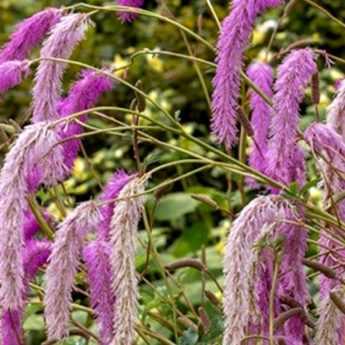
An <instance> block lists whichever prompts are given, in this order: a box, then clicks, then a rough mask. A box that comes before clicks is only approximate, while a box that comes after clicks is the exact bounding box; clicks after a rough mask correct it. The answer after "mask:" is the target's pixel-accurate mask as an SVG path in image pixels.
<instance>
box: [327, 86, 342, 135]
mask: <svg viewBox="0 0 345 345" xmlns="http://www.w3.org/2000/svg"><path fill="white" fill-rule="evenodd" d="M327 123H328V124H329V125H330V126H331V127H332V128H333V129H334V130H335V131H336V132H337V133H339V134H340V135H341V136H342V137H343V140H345V80H342V81H340V82H339V86H338V88H337V96H336V97H335V99H334V100H333V102H332V103H331V104H330V106H329V108H328V114H327Z"/></svg>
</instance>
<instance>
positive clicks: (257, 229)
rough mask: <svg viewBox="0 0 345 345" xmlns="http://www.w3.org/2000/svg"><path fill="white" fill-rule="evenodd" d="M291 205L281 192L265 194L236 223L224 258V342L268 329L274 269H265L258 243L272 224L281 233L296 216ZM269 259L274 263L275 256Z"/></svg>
mask: <svg viewBox="0 0 345 345" xmlns="http://www.w3.org/2000/svg"><path fill="white" fill-rule="evenodd" d="M291 209H292V206H291V205H290V204H289V203H288V202H287V201H286V200H284V199H283V198H281V197H280V196H274V195H271V196H262V197H258V198H256V199H254V200H253V201H252V202H251V203H250V204H248V205H247V206H246V207H245V208H244V209H243V210H242V212H241V214H240V215H239V217H238V218H237V219H236V220H235V222H234V223H233V225H232V229H231V231H230V234H229V237H228V240H227V244H226V248H225V258H224V274H225V284H224V286H225V289H224V314H225V331H224V338H223V345H238V344H240V343H241V340H242V339H243V337H245V335H247V334H248V333H249V332H250V330H251V329H252V328H254V329H256V330H259V333H261V332H265V331H266V330H267V326H268V324H267V322H268V294H267V288H268V291H269V289H270V285H271V278H272V277H271V274H270V272H271V271H272V269H271V268H270V267H265V269H264V265H265V262H264V261H263V262H258V260H259V258H257V254H256V253H255V249H254V244H255V243H256V241H258V240H259V239H260V238H261V237H262V235H263V234H264V233H266V232H267V229H269V230H270V229H271V228H272V227H273V228H272V230H271V232H272V233H273V231H274V233H276V234H280V233H281V232H282V231H283V228H284V226H283V225H281V224H282V222H283V221H284V220H285V219H288V218H289V219H291V218H292V213H291ZM267 261H268V262H270V263H271V262H272V259H270V260H267ZM255 266H257V267H260V266H262V269H261V272H258V273H255V272H252V271H253V267H254V268H255ZM254 271H255V270H254ZM258 276H260V277H258ZM253 291H255V294H254V293H253ZM262 320H263V322H262ZM262 323H263V324H262ZM265 323H266V324H265ZM260 324H262V325H260ZM253 326H254V327H253ZM258 328H259V329H258Z"/></svg>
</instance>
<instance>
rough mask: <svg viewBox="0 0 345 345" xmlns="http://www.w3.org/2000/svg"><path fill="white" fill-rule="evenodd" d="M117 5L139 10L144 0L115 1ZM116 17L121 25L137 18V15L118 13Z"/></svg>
mask: <svg viewBox="0 0 345 345" xmlns="http://www.w3.org/2000/svg"><path fill="white" fill-rule="evenodd" d="M117 5H120V6H128V7H136V8H140V7H143V5H144V0H117ZM117 15H118V17H119V18H120V20H121V22H122V23H126V22H127V23H130V22H132V21H133V20H135V19H136V18H137V16H138V14H137V13H133V12H120V11H119V12H118V13H117Z"/></svg>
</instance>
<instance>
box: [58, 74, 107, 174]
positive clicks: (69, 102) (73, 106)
mask: <svg viewBox="0 0 345 345" xmlns="http://www.w3.org/2000/svg"><path fill="white" fill-rule="evenodd" d="M112 87H113V82H112V80H111V79H110V78H109V77H108V76H106V75H104V74H102V73H98V72H95V71H87V70H86V71H83V72H82V73H81V78H80V79H79V80H78V81H77V82H76V83H75V84H74V85H73V86H72V88H71V90H70V92H69V94H68V96H67V97H66V98H65V99H63V100H62V101H61V102H60V104H59V106H58V113H59V116H60V117H66V116H68V115H71V114H73V113H77V112H80V111H83V110H86V109H89V108H91V107H93V106H94V105H95V104H96V103H97V102H98V100H99V98H100V97H101V96H102V94H103V93H105V92H107V91H110V90H111V89H112ZM78 119H79V121H82V122H86V121H87V116H86V115H83V116H80V117H79V118H78ZM83 130H84V128H83V126H82V125H81V124H80V123H77V122H75V121H73V120H72V121H70V122H68V123H65V124H63V125H62V126H60V128H59V134H60V137H61V138H62V139H66V138H69V137H71V136H74V135H77V134H81V133H82V132H83ZM79 147H80V140H69V141H67V142H65V143H64V144H63V150H64V156H65V164H66V166H67V167H68V168H69V169H72V167H73V163H74V161H75V159H76V157H77V154H78V151H79Z"/></svg>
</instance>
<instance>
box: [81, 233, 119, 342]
mask: <svg viewBox="0 0 345 345" xmlns="http://www.w3.org/2000/svg"><path fill="white" fill-rule="evenodd" d="M110 251H111V249H110V245H109V243H107V242H105V241H102V240H99V239H97V240H96V241H93V242H91V243H90V244H88V245H87V246H86V247H85V248H84V250H83V259H84V262H85V266H86V268H87V274H88V282H89V286H90V300H91V306H92V308H93V310H94V311H95V314H96V317H97V323H98V324H99V327H100V338H101V341H102V344H104V345H108V344H110V342H111V339H112V335H113V332H114V330H113V315H114V303H115V296H114V294H113V292H112V289H111V280H112V273H111V266H110Z"/></svg>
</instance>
